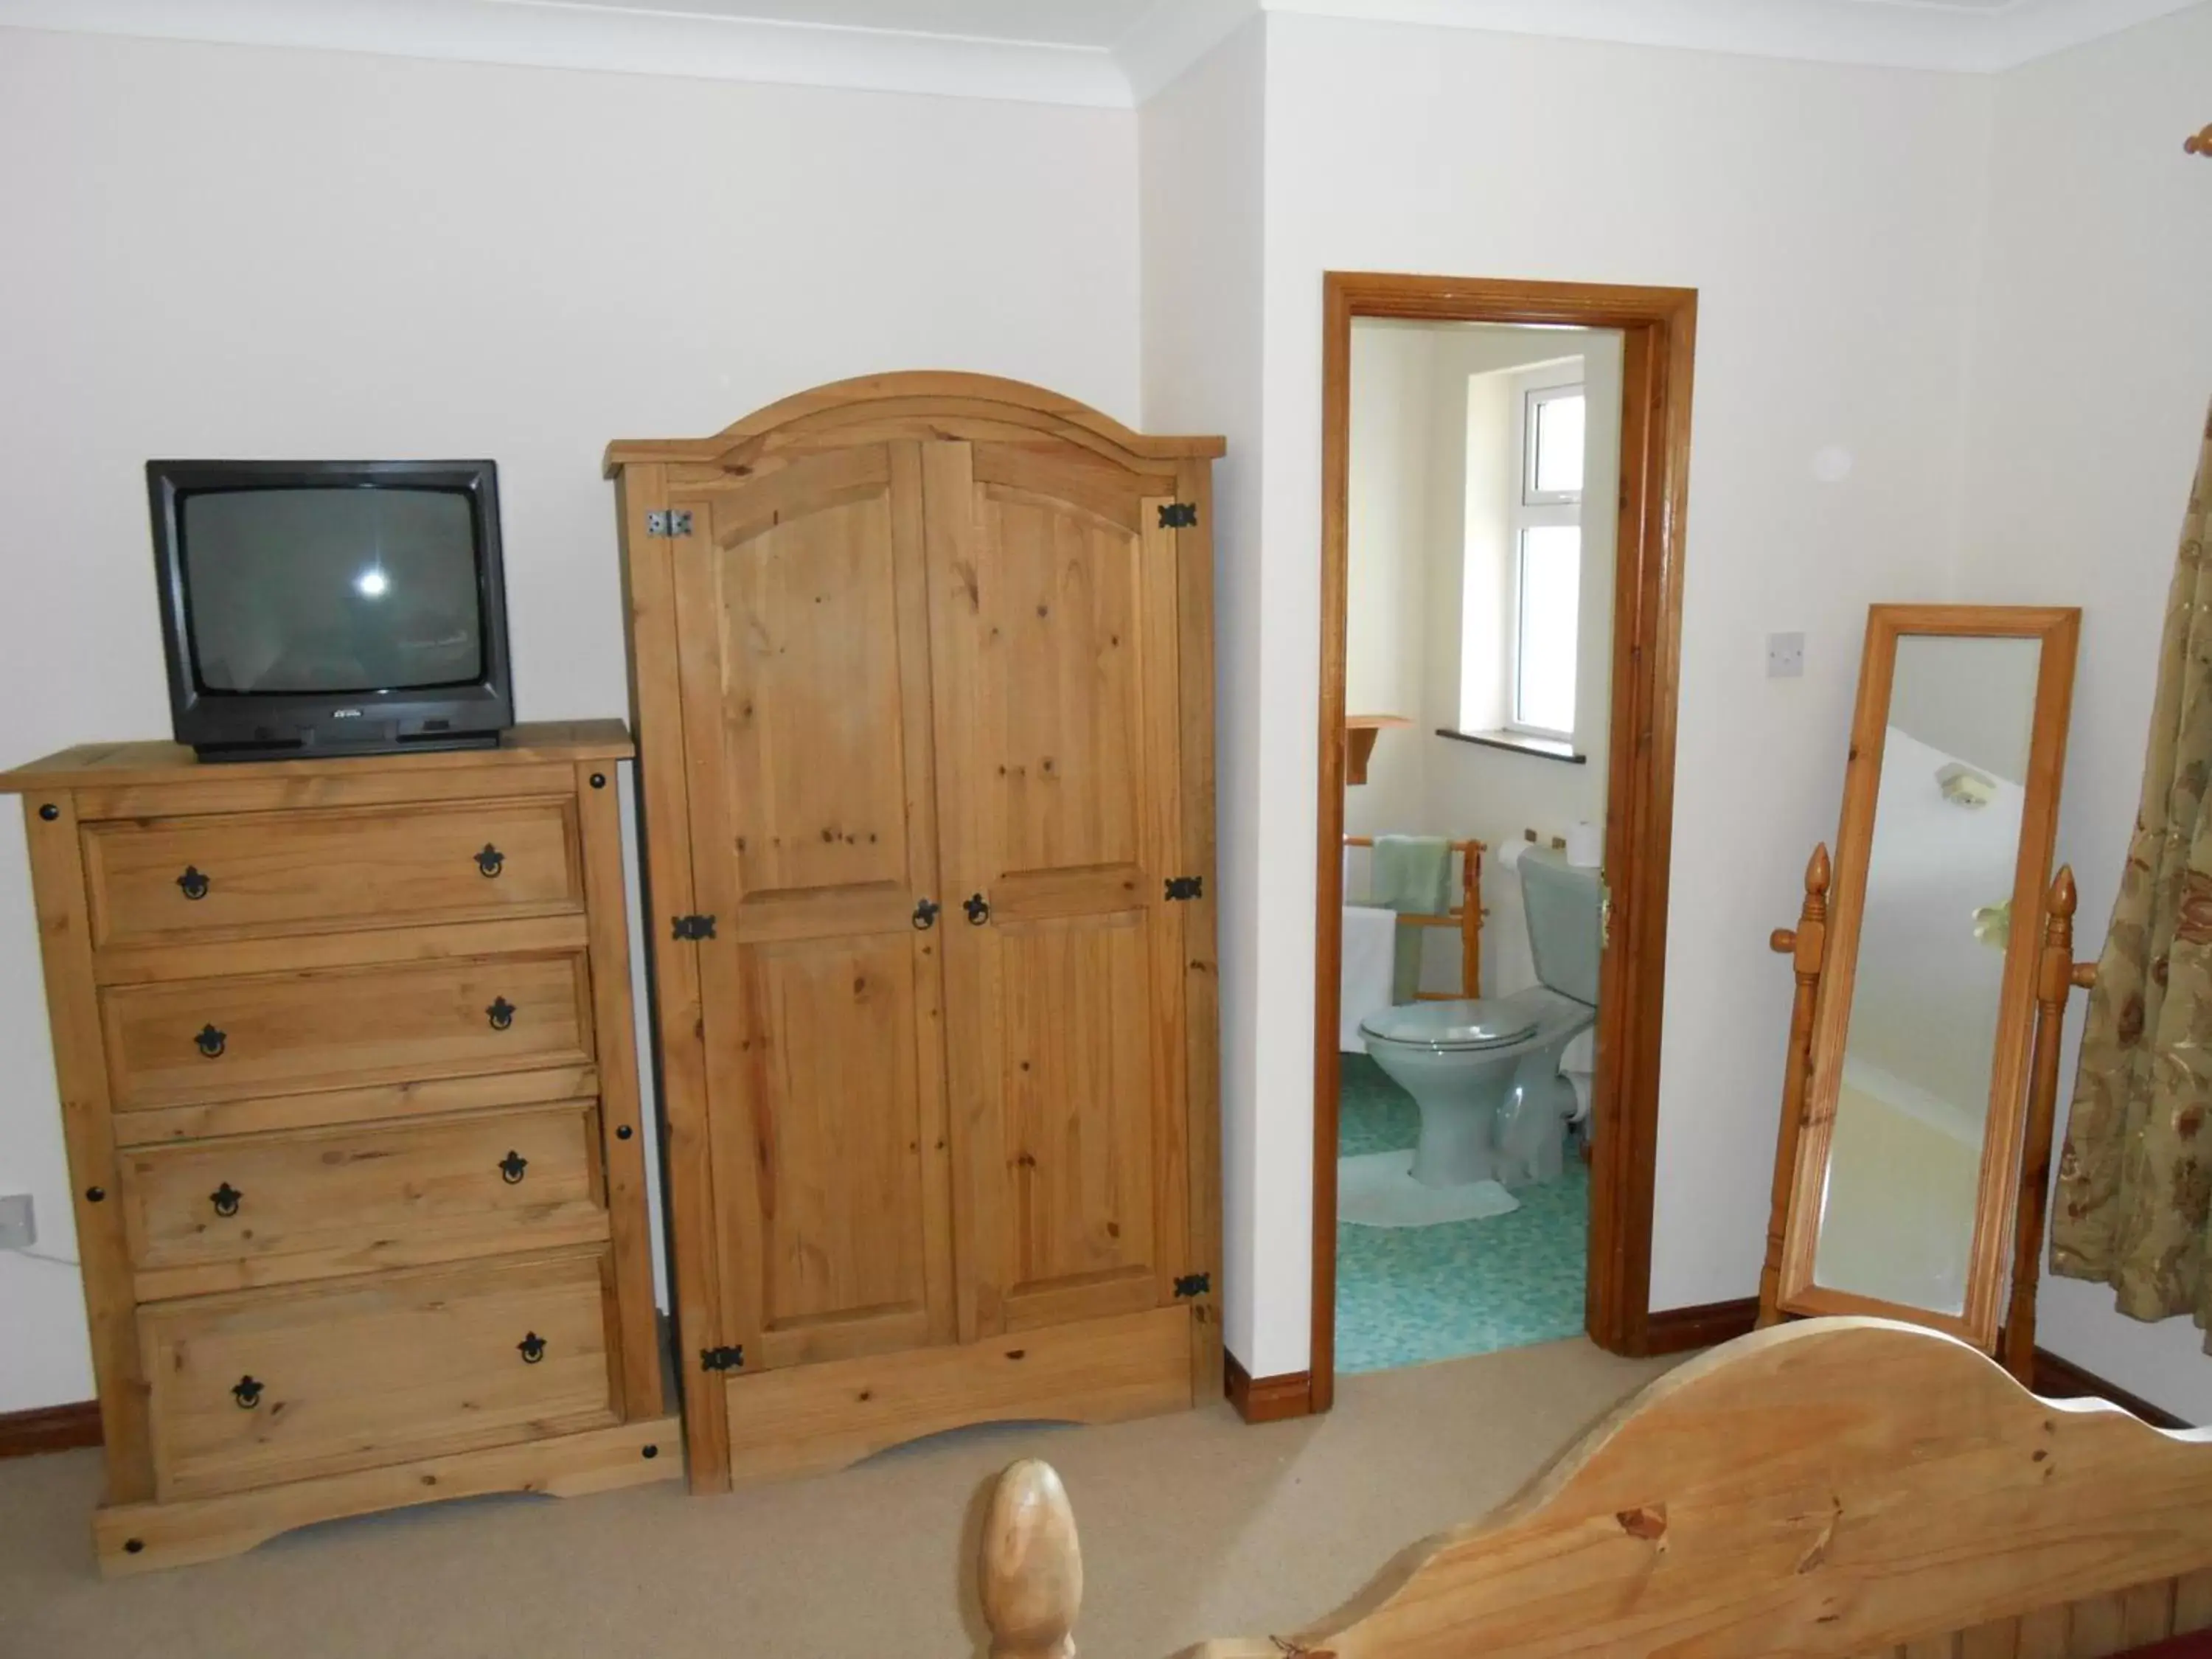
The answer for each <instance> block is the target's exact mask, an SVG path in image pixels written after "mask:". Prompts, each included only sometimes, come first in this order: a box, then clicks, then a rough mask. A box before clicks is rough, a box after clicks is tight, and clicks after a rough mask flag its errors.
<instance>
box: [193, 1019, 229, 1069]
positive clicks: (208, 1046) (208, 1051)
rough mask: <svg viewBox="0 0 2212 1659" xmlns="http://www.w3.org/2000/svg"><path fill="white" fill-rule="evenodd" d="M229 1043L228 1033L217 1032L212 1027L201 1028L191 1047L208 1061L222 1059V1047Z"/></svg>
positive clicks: (204, 1026)
mask: <svg viewBox="0 0 2212 1659" xmlns="http://www.w3.org/2000/svg"><path fill="white" fill-rule="evenodd" d="M229 1041H230V1035H229V1033H228V1032H227V1031H218V1030H216V1028H215V1027H214V1026H212V1025H203V1026H201V1027H200V1030H199V1035H198V1036H195V1037H194V1038H193V1039H192V1042H193V1045H194V1046H195V1047H197V1048H198V1049H199V1051H200V1053H202V1054H204V1055H206V1056H207V1057H208V1058H209V1059H210V1060H220V1059H222V1049H223V1045H224V1044H225V1043H227V1042H229Z"/></svg>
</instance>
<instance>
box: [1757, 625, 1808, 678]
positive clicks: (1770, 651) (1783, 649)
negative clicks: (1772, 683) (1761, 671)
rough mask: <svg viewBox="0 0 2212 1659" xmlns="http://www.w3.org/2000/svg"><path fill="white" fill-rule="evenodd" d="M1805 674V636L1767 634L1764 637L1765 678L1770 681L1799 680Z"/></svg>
mask: <svg viewBox="0 0 2212 1659" xmlns="http://www.w3.org/2000/svg"><path fill="white" fill-rule="evenodd" d="M1804 673H1805V636H1804V635H1802V634H1769V635H1767V636H1766V678H1769V679H1770V680H1794V679H1801V678H1803V677H1804Z"/></svg>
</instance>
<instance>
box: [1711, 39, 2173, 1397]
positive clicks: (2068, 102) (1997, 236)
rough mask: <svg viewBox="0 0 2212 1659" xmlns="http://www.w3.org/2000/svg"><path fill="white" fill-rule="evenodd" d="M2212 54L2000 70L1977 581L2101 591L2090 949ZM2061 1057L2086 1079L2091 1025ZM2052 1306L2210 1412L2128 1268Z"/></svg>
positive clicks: (2066, 833)
mask: <svg viewBox="0 0 2212 1659" xmlns="http://www.w3.org/2000/svg"><path fill="white" fill-rule="evenodd" d="M2207 64H2212V6H2203V5H2199V6H2197V7H2194V8H2192V9H2190V10H2188V11H2185V12H2183V13H2180V14H2179V15H2175V16H2172V17H2169V18H2166V19H2164V20H2163V21H2158V22H2154V23H2146V24H2144V25H2142V27H2138V28H2135V29H2132V30H2130V31H2128V32H2127V33H2124V34H2120V35H2117V36H2114V37H2112V39H2110V40H2104V41H2100V42H2096V43H2093V44H2092V45H2089V46H2081V47H2079V48H2077V49H2075V51H2072V52H2066V53H2064V54H2063V55H2061V56H2059V57H2056V58H2049V59H2046V60H2045V61H2044V62H2041V63H2038V64H2030V65H2028V66H2027V67H2026V68H2023V69H2020V70H2014V71H2013V72H2012V73H2010V74H2008V75H2007V76H2004V77H2002V80H2001V81H2000V82H1998V84H1997V90H1996V151H1995V155H1994V159H1993V162H1992V166H1991V171H1990V192H1989V193H1990V217H1989V237H1988V242H1987V246H1986V248H1985V252H1984V259H1985V265H1986V276H1984V283H1983V287H1982V292H1981V309H1980V319H1979V325H1978V328H1977V330H1976V331H1975V336H1974V347H1973V375H1972V381H1973V401H1972V407H1971V410H1970V419H1969V422H1968V426H1969V430H1970V431H1971V433H1972V448H1971V452H1970V454H1969V458H1968V462H1969V464H1968V487H1967V489H1966V514H1965V521H1964V526H1963V529H1962V532H1961V536H1960V545H1961V549H1962V552H1961V556H1960V572H1959V594H1958V597H1960V599H1972V600H1986V601H1989V602H1991V603H2011V604H2039V603H2040V604H2051V605H2080V606H2081V607H2082V631H2081V665H2080V671H2079V673H2078V676H2077V678H2076V679H2075V690H2074V723H2073V732H2072V742H2071V744H2070V746H2069V750H2068V763H2067V769H2066V787H2065V795H2064V798H2063V805H2062V809H2061V814H2060V821H2059V837H2058V854H2059V856H2060V857H2061V858H2062V859H2065V860H2070V861H2071V862H2072V864H2073V866H2074V872H2075V877H2076V878H2078V879H2079V881H2080V883H2081V910H2080V912H2079V915H2078V919H2077V922H2076V931H2075V954H2076V955H2077V956H2080V957H2085V958H2086V957H2094V956H2096V955H2097V954H2098V952H2099V951H2100V949H2101V948H2102V946H2103V943H2104V935H2105V927H2106V921H2107V918H2108V917H2109V916H2110V915H2111V913H2112V899H2113V896H2114V893H2115V892H2116V890H2118V883H2119V873H2120V868H2121V865H2122V863H2123V861H2124V859H2125V856H2126V850H2127V841H2128V834H2129V830H2130V827H2131V825H2132V823H2133V822H2134V817H2135V810H2136V794H2137V792H2138V789H2139V787H2140V785H2141V782H2142V761H2143V744H2144V738H2145V736H2146V734H2147V733H2148V731H2149V727H2150V711H2151V696H2152V689H2153V687H2152V682H2153V677H2154V657H2155V655H2156V653H2157V648H2158V641H2159V635H2160V622H2161V617H2162V615H2163V612H2164V608H2165V603H2166V585H2167V582H2168V581H2169V580H2171V578H2172V574H2173V557H2174V544H2175V541H2176V539H2177V538H2178V537H2179V532H2180V527H2181V519H2182V513H2183V510H2184V508H2185V506H2186V504H2187V502H2188V499H2189V489H2190V479H2191V471H2192V469H2193V468H2194V466H2195V465H2196V461H2197V448H2198V445H2199V442H2200V440H2201V436H2202V434H2203V429H2204V424H2203V423H2204V414H2205V402H2206V399H2207V398H2208V397H2212V304H2208V303H2207V300H2206V281H2207V278H2208V276H2212V162H2207V161H2204V160H2203V159H2202V158H2200V157H2197V156H2191V155H2184V154H2183V153H2182V149H2181V141H2182V139H2183V137H2185V135H2186V134H2189V133H2191V132H2194V131H2197V128H2198V127H2200V126H2201V125H2203V123H2204V120H2205V118H2206V116H2207V115H2208V113H2212V107H2208V105H2207V102H2206V94H2207V91H2208V82H2207V79H2206V76H2205V72H2204V71H2205V66H2206V65H2207ZM1692 524H1693V526H1694V520H1692ZM1692 533H1694V527H1693V532H1692ZM2085 1001H2086V999H2084V998H2081V997H2076V998H2075V1029H2076V1030H2078V1027H2079V1022H2080V1017H2081V1007H2082V1005H2083V1004H2084V1002H2085ZM2060 1075H2061V1077H2062V1079H2063V1081H2064V1085H2065V1086H2066V1088H2067V1089H2069V1091H2070V1089H2071V1087H2072V1084H2073V1079H2074V1051H2073V1048H2072V1046H2071V1044H2070V1042H2069V1047H2068V1048H2067V1050H2066V1054H2065V1058H2064V1060H2063V1066H2062V1070H2061V1073H2060ZM2062 1111H2063V1106H2062ZM2038 1315H2039V1338H2040V1340H2041V1341H2042V1342H2043V1344H2044V1346H2046V1347H2049V1348H2051V1350H2053V1351H2054V1352H2057V1353H2059V1354H2061V1355H2063V1356H2064V1357H2065V1358H2069V1359H2072V1360H2074V1361H2075V1362H2076V1363H2078V1364H2082V1365H2085V1366H2087V1367H2088V1368H2089V1369H2090V1370H2093V1371H2095V1372H2097V1373H2098V1374H2099V1375H2100V1376H2106V1377H2109V1378H2111V1379H2112V1381H2113V1382H2115V1383H2118V1384H2119V1385H2120V1386H2121V1387H2123V1388H2125V1389H2131V1390H2133V1391H2134V1392H2136V1393H2137V1394H2139V1395H2143V1396H2144V1397H2145V1398H2147V1399H2148V1400H2150V1401H2154V1403H2156V1404H2158V1405H2160V1406H2163V1407H2166V1409H2167V1410H2169V1411H2172V1412H2174V1413H2178V1414H2179V1415H2181V1416H2183V1417H2185V1418H2188V1419H2190V1420H2191V1421H2193V1422H2198V1423H2206V1422H2212V1360H2208V1359H2207V1358H2205V1357H2204V1355H2203V1333H2202V1332H2200V1331H2198V1330H2197V1328H2195V1326H2194V1325H2193V1323H2192V1322H2191V1321H2189V1320H2187V1319H2170V1320H2166V1321H2165V1322H2162V1323H2160V1324H2156V1325H2143V1324H2138V1323H2137V1322H2135V1321H2133V1320H2130V1319H2124V1318H2122V1317H2121V1316H2119V1315H2118V1313H2117V1312H2115V1311H2114V1310H2113V1307H2112V1291H2111V1290H2110V1289H2109V1288H2108V1287H2106V1286H2105V1285H2094V1284H2087V1283H2083V1282H2081V1281H2078V1280H2069V1279H2057V1280H2054V1279H2051V1278H2049V1277H2048V1276H2046V1277H2045V1279H2044V1282H2043V1293H2042V1297H2041V1300H2040V1302H2039V1304H2038Z"/></svg>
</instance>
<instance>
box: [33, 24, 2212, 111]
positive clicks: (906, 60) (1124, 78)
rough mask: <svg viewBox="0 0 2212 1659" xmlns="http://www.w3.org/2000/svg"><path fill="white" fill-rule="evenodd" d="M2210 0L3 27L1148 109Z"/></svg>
mask: <svg viewBox="0 0 2212 1659" xmlns="http://www.w3.org/2000/svg"><path fill="white" fill-rule="evenodd" d="M2191 3H2193V0H0V27H7V26H14V27H27V28H44V29H60V30H70V31H76V32H80V33H103V34H134V35H145V36H152V37H156V38H161V39H169V40H211V41H224V42H231V43H237V44H248V45H261V46H307V47H319V48H324V49H329V50H337V51H351V52H380V53H384V54H386V55H389V56H395V57H406V58H450V59H459V60H462V61H469V62H481V63H504V64H537V65H542V66H544V67H549V68H561V69H599V70H616V71H618V72H629V73H635V74H663V75H679V76H695V77H705V78H709V79H720V80H734V81H767V82H789V83H793V84H798V85H803V86H830V87H850V88H867V89H871V90H877V91H886V92H921V93H939V94H952V95H957V96H967V97H984V98H1009V99H1018V100H1024V101H1028V102H1036V103H1055V104H1087V105H1096V106H1102V107H1107V108H1127V107H1129V106H1132V105H1134V104H1139V103H1142V102H1143V101H1144V100H1146V98H1148V97H1150V96H1151V95H1152V94H1153V93H1154V92H1156V91H1158V89H1159V88H1161V87H1163V86H1165V85H1166V84H1167V83H1168V82H1170V81H1172V80H1174V79H1175V78H1176V76H1178V75H1180V74H1181V73H1182V71H1183V70H1185V69H1187V68H1188V67H1189V65H1190V64H1192V63H1194V62H1195V61H1196V60H1197V59H1198V58H1200V57H1201V56H1202V55H1203V54H1204V53H1205V52H1206V51H1207V50H1208V49H1209V48H1211V47H1212V46H1213V45H1214V44H1215V43H1216V42H1218V41H1219V40H1222V39H1223V38H1225V36H1226V35H1228V34H1229V33H1231V32H1232V31H1233V30H1235V29H1236V28H1237V27H1240V26H1241V25H1242V24H1243V23H1244V22H1246V21H1249V19H1251V18H1253V17H1255V16H1257V15H1260V14H1261V13H1262V12H1272V13H1299V14H1304V15H1313V16H1328V17H1340V18H1352V19H1358V20H1362V21H1371V22H1377V23H1388V24H1408V25H1423V26H1429V27H1446V28H1470V29H1492V30H1499V31H1503V32H1505V33H1515V34H1548V35H1557V36H1563V37H1566V38H1569V39H1579V40H1617V41H1626V42H1631V43H1634V44H1638V45H1644V46H1675V47H1685V48H1690V49H1694V50H1699V51H1707V52H1735V53H1744V54H1749V55H1753V56H1757V57H1765V58H1802V59H1808V60H1811V61H1817V62H1826V63H1844V64H1886V65H1890V66H1893V67H1902V68H1913V69H1929V70H1954V71H1961V72H1966V73H1974V72H1988V71H1993V70H2003V69H2008V68H2010V67H2012V66H2013V65H2015V64H2021V63H2025V62H2027V61H2028V60H2029V59H2031V58H2039V57H2042V56H2044V55H2045V54H2046V53H2049V52H2057V51H2061V50H2063V49H2064V48H2066V47H2068V46H2076V45H2079V44H2081V42H2083V41H2085V40H2093V39H2095V38H2096V37H2098V36H2100V35H2104V34H2110V33H2117V32H2118V31H2119V30H2121V29H2123V28H2128V27H2132V26H2134V25H2135V24H2136V23H2140V22H2144V21H2148V20H2149V19H2151V18H2153V17H2157V16H2161V15H2165V14H2166V13H2168V12H2172V11H2179V10H2180V9H2183V8H2184V7H2185V6H2186V5H2188V4H2191Z"/></svg>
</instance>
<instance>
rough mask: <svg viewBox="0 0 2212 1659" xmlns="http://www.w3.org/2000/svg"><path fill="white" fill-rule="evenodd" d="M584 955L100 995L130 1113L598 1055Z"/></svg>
mask: <svg viewBox="0 0 2212 1659" xmlns="http://www.w3.org/2000/svg"><path fill="white" fill-rule="evenodd" d="M590 1009H591V986H590V977H589V973H588V970H587V969H586V966H585V959H584V957H583V956H582V955H581V953H566V952H562V953H556V954H552V955H545V956H528V957H471V958H465V959H462V960H459V961H451V962H425V963H402V964H398V965H393V966H386V967H374V968H347V969H318V970H314V971H312V972H301V973H292V974H266V975H253V976H252V977H246V978H237V979H198V980H180V981H173V982H166V983H161V984H152V985H118V986H110V987H107V988H106V990H104V991H103V992H102V993H101V994H100V1018H101V1022H102V1024H103V1026H104V1028H105V1034H106V1046H107V1069H108V1083H109V1087H110V1090H111V1091H112V1098H113V1101H114V1104H115V1107H116V1109H118V1110H119V1111H128V1110H131V1109H133V1108H137V1107H149V1106H176V1105H191V1104H196V1103H201V1102H204V1101H211V1100H236V1099H244V1098H248V1097H252V1096H256V1095H274V1094H289V1093H295V1092H305V1091H312V1090H317V1089H339V1088H349V1087H353V1086H356V1085H363V1084H375V1083H395V1082H404V1081H406V1080H408V1079H414V1078H428V1077H452V1076H465V1075H468V1074H470V1073H482V1072H499V1071H509V1070H513V1069H518V1068H520V1067H522V1066H546V1065H553V1064H557V1063H562V1062H574V1061H577V1060H588V1059H590V1058H591V1054H592V1037H591V1030H592V1026H591V1017H590Z"/></svg>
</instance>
